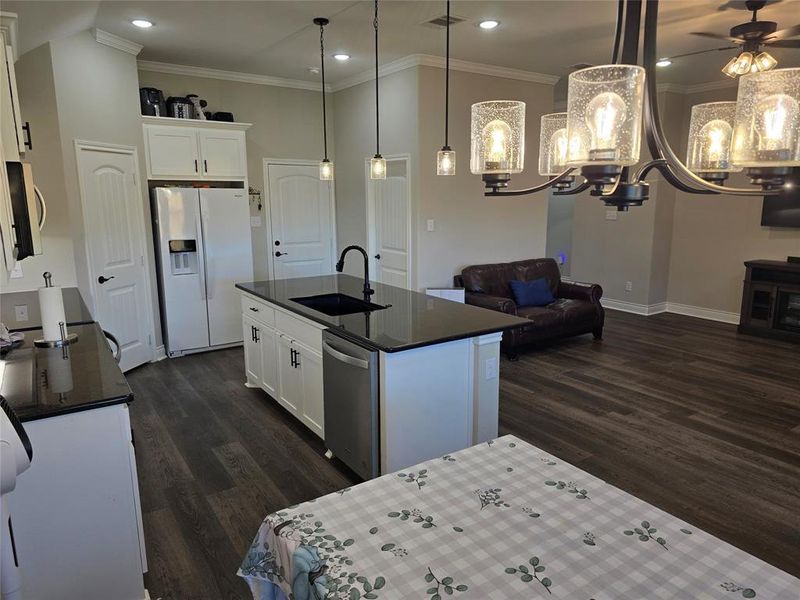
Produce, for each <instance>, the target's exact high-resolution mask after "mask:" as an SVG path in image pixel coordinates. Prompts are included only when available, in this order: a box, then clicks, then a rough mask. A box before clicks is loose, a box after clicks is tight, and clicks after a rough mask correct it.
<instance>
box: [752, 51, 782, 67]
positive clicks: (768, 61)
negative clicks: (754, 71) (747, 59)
mask: <svg viewBox="0 0 800 600" xmlns="http://www.w3.org/2000/svg"><path fill="white" fill-rule="evenodd" d="M753 64H754V65H756V67H758V70H759V71H769V70H770V69H774V68H775V67H776V66H777V64H778V61H777V60H775V58H774V57H773V56H772V55H771V54H770V53H769V52H762V53H761V54H759V55H758V56H756V57H755V59H754V60H753Z"/></svg>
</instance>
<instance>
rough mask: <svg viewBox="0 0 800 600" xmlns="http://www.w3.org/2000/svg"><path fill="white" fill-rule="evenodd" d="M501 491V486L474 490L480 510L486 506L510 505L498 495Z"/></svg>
mask: <svg viewBox="0 0 800 600" xmlns="http://www.w3.org/2000/svg"><path fill="white" fill-rule="evenodd" d="M502 491H503V490H502V488H488V489H485V490H475V494H477V496H478V499H479V500H480V502H481V510H483V509H484V508H486V507H487V506H504V507H506V508H508V507H509V506H511V505H510V504H509V503H508V502H505V501H504V500H503V499H502V498H501V497H500V494H501V493H502Z"/></svg>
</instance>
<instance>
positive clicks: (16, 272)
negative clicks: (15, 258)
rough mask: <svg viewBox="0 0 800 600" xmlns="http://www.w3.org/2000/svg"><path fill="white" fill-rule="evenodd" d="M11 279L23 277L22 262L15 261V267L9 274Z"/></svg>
mask: <svg viewBox="0 0 800 600" xmlns="http://www.w3.org/2000/svg"><path fill="white" fill-rule="evenodd" d="M9 277H10V278H11V279H19V278H20V277H22V263H21V262H16V263H14V269H13V270H12V271H11V275H9Z"/></svg>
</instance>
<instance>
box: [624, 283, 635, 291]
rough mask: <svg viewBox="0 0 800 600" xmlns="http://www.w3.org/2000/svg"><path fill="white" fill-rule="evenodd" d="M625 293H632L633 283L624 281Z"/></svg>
mask: <svg viewBox="0 0 800 600" xmlns="http://www.w3.org/2000/svg"><path fill="white" fill-rule="evenodd" d="M625 291H626V292H632V291H633V282H632V281H626V282H625Z"/></svg>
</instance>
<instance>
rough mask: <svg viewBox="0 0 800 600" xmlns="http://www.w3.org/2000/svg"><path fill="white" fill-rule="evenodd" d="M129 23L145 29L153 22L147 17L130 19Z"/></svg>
mask: <svg viewBox="0 0 800 600" xmlns="http://www.w3.org/2000/svg"><path fill="white" fill-rule="evenodd" d="M131 23H132V24H133V25H136V27H140V28H142V29H147V28H149V27H152V26H153V23H152V22H151V21H148V20H147V19H134V20H133V21H131Z"/></svg>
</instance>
